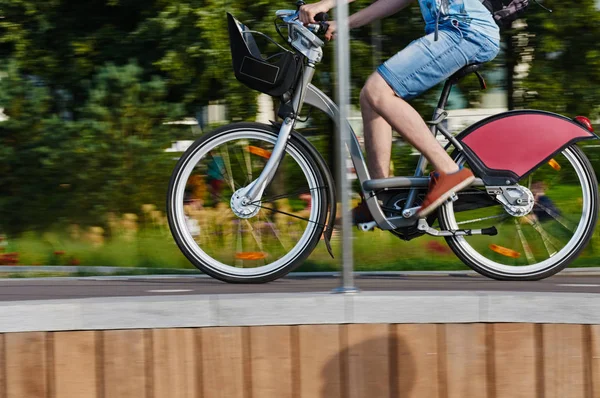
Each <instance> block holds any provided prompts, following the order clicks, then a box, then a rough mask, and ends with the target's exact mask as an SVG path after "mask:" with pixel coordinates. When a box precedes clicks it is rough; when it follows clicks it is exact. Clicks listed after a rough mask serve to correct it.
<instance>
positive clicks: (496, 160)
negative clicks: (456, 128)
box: [457, 110, 597, 184]
mask: <svg viewBox="0 0 600 398" xmlns="http://www.w3.org/2000/svg"><path fill="white" fill-rule="evenodd" d="M592 138H597V137H596V135H594V134H593V133H591V132H590V131H588V130H586V129H585V128H584V127H583V126H582V125H580V124H579V123H577V122H575V121H573V120H571V119H568V118H566V117H564V116H560V115H557V114H554V113H549V112H543V111H533V110H526V111H511V112H506V113H501V114H498V115H494V116H492V117H490V118H487V119H485V120H482V121H481V122H479V123H477V124H475V125H473V126H472V127H470V128H469V129H467V130H465V131H464V132H462V133H461V134H459V135H458V136H457V139H458V140H459V141H460V142H461V143H462V144H463V145H464V146H465V152H466V153H467V156H468V157H469V158H470V159H469V160H470V163H471V166H472V167H473V168H475V169H478V170H477V172H478V173H479V174H480V175H481V177H482V178H483V179H484V181H486V178H485V176H489V178H488V179H487V180H488V181H486V184H487V183H490V184H491V180H492V179H493V178H492V177H494V176H496V177H500V176H503V177H506V176H510V177H511V178H510V180H512V181H511V182H512V183H515V182H516V181H518V180H519V179H521V178H522V177H524V176H526V175H527V174H528V173H530V172H531V171H533V170H534V169H535V168H537V166H539V165H540V164H542V163H544V162H546V161H548V160H550V159H551V158H552V157H553V156H554V155H556V154H557V153H558V152H560V151H562V150H563V149H564V148H566V147H567V146H569V145H571V144H573V143H575V142H577V141H581V140H585V139H592ZM503 177H502V178H503ZM502 178H500V179H502ZM504 180H506V178H504ZM494 183H498V182H497V181H494Z"/></svg>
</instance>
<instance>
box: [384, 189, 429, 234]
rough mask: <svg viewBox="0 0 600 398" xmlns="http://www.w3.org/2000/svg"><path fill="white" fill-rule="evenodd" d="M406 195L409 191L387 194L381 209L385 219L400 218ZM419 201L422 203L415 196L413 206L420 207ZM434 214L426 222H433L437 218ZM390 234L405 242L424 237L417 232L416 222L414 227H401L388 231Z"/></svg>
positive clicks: (419, 198)
mask: <svg viewBox="0 0 600 398" xmlns="http://www.w3.org/2000/svg"><path fill="white" fill-rule="evenodd" d="M408 194H409V190H406V191H402V192H399V193H391V194H388V195H387V197H386V198H384V199H383V209H382V210H383V212H384V214H385V215H386V216H387V217H398V216H401V215H402V210H403V209H404V205H405V203H406V199H407V198H408ZM421 201H422V198H421V197H419V196H418V195H417V198H416V200H415V203H414V206H420V205H421ZM434 213H435V214H433V215H431V216H429V217H428V218H427V221H428V222H429V221H430V220H431V221H435V218H436V217H437V212H434ZM430 225H431V224H430ZM390 232H391V233H392V234H394V235H396V236H397V237H398V238H400V239H402V240H405V241H410V240H413V239H415V238H418V237H420V236H422V235H424V233H423V232H422V231H419V229H418V228H417V222H416V221H415V224H414V225H411V226H409V227H401V228H397V229H394V230H390Z"/></svg>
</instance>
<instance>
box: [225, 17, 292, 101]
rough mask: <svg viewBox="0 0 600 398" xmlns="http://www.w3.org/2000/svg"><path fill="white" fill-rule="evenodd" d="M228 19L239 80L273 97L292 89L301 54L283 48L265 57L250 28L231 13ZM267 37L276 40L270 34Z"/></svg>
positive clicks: (233, 58)
mask: <svg viewBox="0 0 600 398" xmlns="http://www.w3.org/2000/svg"><path fill="white" fill-rule="evenodd" d="M227 19H228V28H229V42H230V45H231V59H232V61H233V71H234V72H235V77H236V79H238V80H239V81H240V82H242V83H244V84H245V85H246V86H248V87H250V88H251V89H253V90H257V91H260V92H261V93H265V94H268V95H270V96H273V97H280V96H282V95H283V94H284V93H286V92H288V91H290V89H291V88H292V87H293V86H294V84H295V83H296V81H297V80H298V74H299V73H300V69H301V68H300V66H301V64H300V62H301V59H300V56H299V55H297V54H295V53H293V52H291V51H288V50H286V49H284V48H281V50H282V51H281V52H280V53H277V54H275V55H272V56H270V57H269V58H267V59H265V58H263V56H262V54H261V52H260V50H259V49H258V46H257V44H256V41H255V40H254V37H253V36H252V33H251V31H250V29H248V27H247V26H246V25H244V24H242V23H241V22H239V21H238V20H237V19H235V18H234V17H233V15H231V14H230V13H227ZM264 37H266V38H267V39H268V40H270V41H272V42H274V41H273V40H272V39H270V38H269V37H268V36H264ZM274 43H275V42H274ZM280 47H281V46H280Z"/></svg>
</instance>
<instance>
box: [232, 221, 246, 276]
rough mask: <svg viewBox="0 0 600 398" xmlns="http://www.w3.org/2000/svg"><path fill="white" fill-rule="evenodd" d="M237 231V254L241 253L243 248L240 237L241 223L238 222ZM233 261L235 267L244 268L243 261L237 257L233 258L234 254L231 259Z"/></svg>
mask: <svg viewBox="0 0 600 398" xmlns="http://www.w3.org/2000/svg"><path fill="white" fill-rule="evenodd" d="M237 225H238V230H237V235H236V236H237V238H236V239H237V245H236V250H237V253H243V251H244V247H243V242H242V240H243V237H242V223H241V222H239V220H238V223H237ZM233 261H235V266H236V267H238V268H244V260H242V259H241V258H239V257H238V256H235V253H234V257H233Z"/></svg>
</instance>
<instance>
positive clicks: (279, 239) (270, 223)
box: [263, 215, 288, 251]
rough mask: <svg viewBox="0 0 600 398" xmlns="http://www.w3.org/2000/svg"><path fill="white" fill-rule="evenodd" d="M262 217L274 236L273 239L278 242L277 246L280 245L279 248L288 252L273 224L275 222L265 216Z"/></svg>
mask: <svg viewBox="0 0 600 398" xmlns="http://www.w3.org/2000/svg"><path fill="white" fill-rule="evenodd" d="M263 217H264V219H265V220H266V221H264V222H265V223H266V224H267V225H268V226H269V228H270V229H271V231H273V234H274V235H275V237H276V238H277V240H278V241H279V244H280V245H281V247H282V248H283V250H285V251H288V247H287V245H286V244H285V243H283V240H282V239H281V235H280V234H279V232H278V231H277V224H275V222H274V221H273V220H270V219H269V217H267V216H266V215H263Z"/></svg>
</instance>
